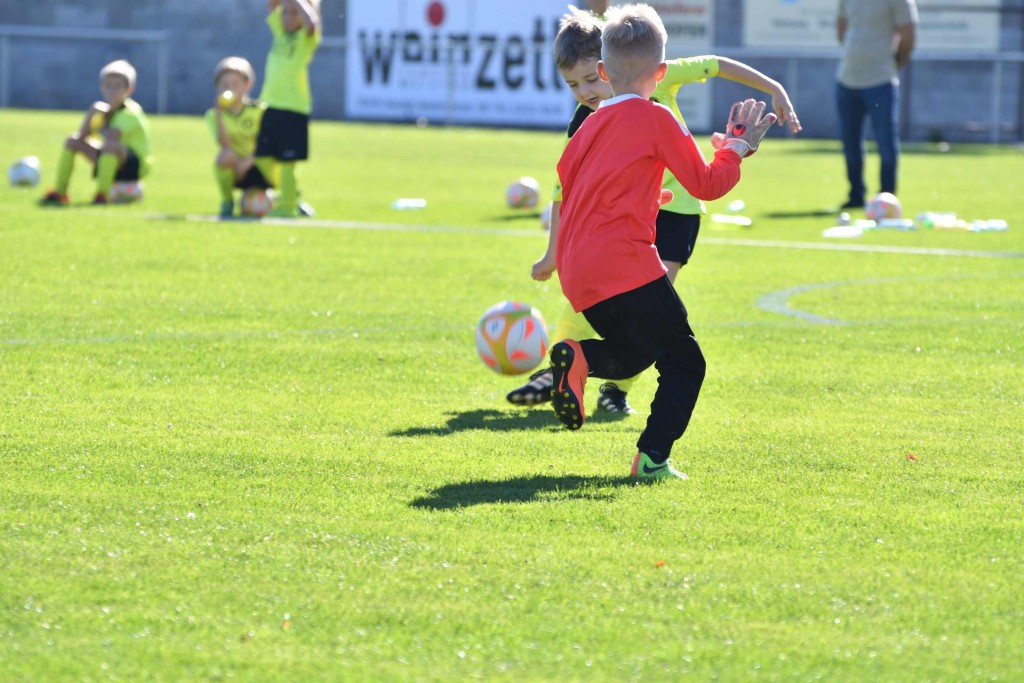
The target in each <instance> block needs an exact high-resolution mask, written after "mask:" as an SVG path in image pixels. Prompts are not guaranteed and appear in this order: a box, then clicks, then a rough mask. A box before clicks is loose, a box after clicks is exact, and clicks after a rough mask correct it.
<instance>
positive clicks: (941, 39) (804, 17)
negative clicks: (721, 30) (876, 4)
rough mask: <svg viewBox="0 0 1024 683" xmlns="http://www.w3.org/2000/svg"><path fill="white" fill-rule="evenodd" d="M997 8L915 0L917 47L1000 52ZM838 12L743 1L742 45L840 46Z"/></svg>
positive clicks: (829, 7) (781, 0)
mask: <svg viewBox="0 0 1024 683" xmlns="http://www.w3.org/2000/svg"><path fill="white" fill-rule="evenodd" d="M954 4H955V8H954ZM998 4H999V3H998V2H994V1H993V0H957V2H956V3H952V2H950V1H949V0H918V2H917V8H918V14H919V16H920V23H919V24H918V35H917V49H919V50H971V51H995V50H998V49H999V12H998ZM838 8H839V0H756V2H755V1H754V0H747V1H746V2H745V3H744V4H743V43H744V45H745V46H746V47H771V48H838V47H839V44H838V42H837V40H836V14H837V12H838Z"/></svg>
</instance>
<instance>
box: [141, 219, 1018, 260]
mask: <svg viewBox="0 0 1024 683" xmlns="http://www.w3.org/2000/svg"><path fill="white" fill-rule="evenodd" d="M146 218H149V219H152V220H164V221H175V220H184V221H188V222H192V223H223V224H225V225H232V224H236V223H237V224H239V225H254V224H256V225H275V226H282V225H283V226H288V227H292V228H321V229H327V230H385V231H393V232H442V233H454V234H479V235H516V236H527V237H536V236H539V235H544V234H545V233H543V232H542V231H541V230H540V229H536V230H528V229H525V228H469V227H456V226H447V225H416V224H413V223H368V222H363V221H336V220H327V219H322V218H294V219H292V218H263V219H260V220H258V221H255V220H254V221H246V220H235V221H222V220H220V218H218V217H217V216H213V215H209V214H185V215H182V216H175V215H173V214H166V213H150V214H146ZM699 241H700V242H701V243H702V244H716V245H719V246H734V247H759V248H768V249H812V250H821V251H851V252H865V253H876V254H912V255H916V256H963V257H974V258H1009V259H1019V258H1024V252H1015V251H979V250H974V249H942V248H938V247H901V246H895V245H885V244H849V243H844V244H838V243H835V242H795V241H794V242H791V241H787V240H759V239H748V238H735V237H711V236H702V237H700V238H699Z"/></svg>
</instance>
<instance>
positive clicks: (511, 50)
mask: <svg viewBox="0 0 1024 683" xmlns="http://www.w3.org/2000/svg"><path fill="white" fill-rule="evenodd" d="M523 64H526V48H525V47H524V46H523V39H522V38H520V37H519V36H512V37H511V38H509V39H508V41H507V42H506V43H505V63H504V65H503V66H504V69H502V71H503V72H504V73H503V74H502V75H503V76H504V78H505V85H507V86H508V87H509V88H511V89H513V90H515V89H517V88H518V87H519V86H521V85H522V84H523V81H524V80H525V77H524V76H523V74H522V73H519V74H518V75H513V74H512V72H513V70H517V71H520V72H521V69H515V67H517V66H520V67H521V66H522V65H523Z"/></svg>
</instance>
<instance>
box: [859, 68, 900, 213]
mask: <svg viewBox="0 0 1024 683" xmlns="http://www.w3.org/2000/svg"><path fill="white" fill-rule="evenodd" d="M864 99H865V101H866V103H867V109H868V112H869V114H870V116H871V129H872V130H873V131H874V134H875V141H876V142H877V144H878V156H879V160H880V162H881V186H880V187H879V191H880V192H891V193H893V194H896V165H897V163H898V160H899V151H900V141H899V109H900V107H899V88H898V86H896V85H893V84H891V83H886V84H884V85H880V86H878V87H877V88H868V89H867V90H865V91H864Z"/></svg>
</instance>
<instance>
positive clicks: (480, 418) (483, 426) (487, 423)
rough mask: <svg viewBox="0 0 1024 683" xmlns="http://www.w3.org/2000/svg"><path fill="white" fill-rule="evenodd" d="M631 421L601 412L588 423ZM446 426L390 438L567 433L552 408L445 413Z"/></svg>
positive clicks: (405, 431)
mask: <svg viewBox="0 0 1024 683" xmlns="http://www.w3.org/2000/svg"><path fill="white" fill-rule="evenodd" d="M627 417H629V416H628V415H626V414H625V413H609V412H606V411H601V412H599V413H596V414H595V415H593V416H590V415H588V416H587V422H593V423H595V424H596V423H601V422H618V421H619V420H623V419H625V418H627ZM445 419H446V422H445V424H443V425H442V424H438V425H430V426H429V427H409V428H408V429H402V430H398V431H394V432H391V434H390V436H447V435H448V434H454V433H456V432H468V431H474V430H485V431H489V432H510V431H526V430H531V429H547V430H563V429H565V428H564V427H563V426H562V425H561V424H560V423H559V422H558V420H556V419H555V416H554V414H553V413H552V412H551V408H550V406H539V407H538V409H536V410H529V409H520V410H494V409H493V408H483V409H478V410H467V411H465V412H461V413H459V412H454V411H452V412H447V413H445Z"/></svg>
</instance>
